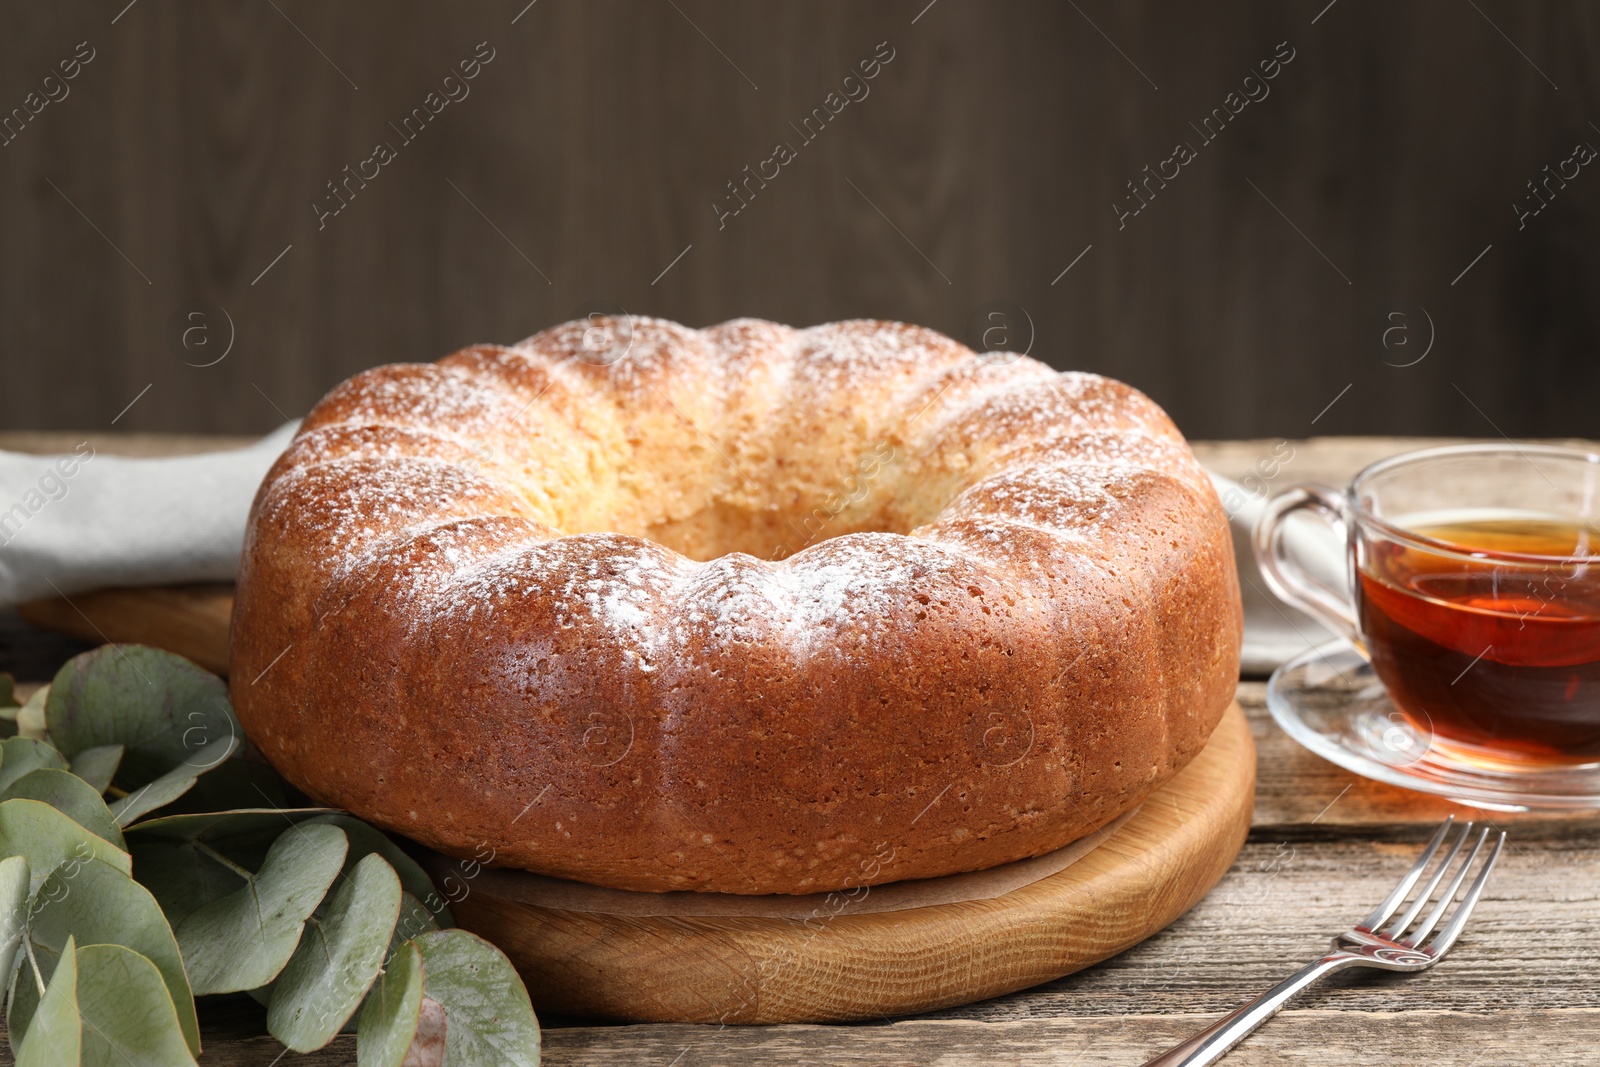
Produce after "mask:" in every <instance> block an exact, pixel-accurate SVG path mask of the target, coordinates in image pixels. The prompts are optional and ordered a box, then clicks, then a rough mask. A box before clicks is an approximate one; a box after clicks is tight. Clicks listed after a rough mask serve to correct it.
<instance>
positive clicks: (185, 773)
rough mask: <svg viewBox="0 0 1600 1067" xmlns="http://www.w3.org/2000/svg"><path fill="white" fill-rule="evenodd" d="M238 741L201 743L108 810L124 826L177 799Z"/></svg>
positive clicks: (217, 764) (222, 759) (236, 745)
mask: <svg viewBox="0 0 1600 1067" xmlns="http://www.w3.org/2000/svg"><path fill="white" fill-rule="evenodd" d="M240 743H241V742H240V740H239V738H238V737H231V736H230V737H224V738H222V739H221V740H219V741H217V742H215V743H212V744H207V745H204V746H203V747H201V748H199V749H197V750H196V751H195V752H193V753H191V754H190V756H189V758H188V759H187V760H185V761H184V762H182V763H180V764H178V765H177V766H176V767H174V768H172V769H171V770H170V771H167V772H166V773H165V774H163V775H161V776H160V777H158V778H155V779H153V780H152V781H149V782H146V783H145V784H144V785H141V786H139V787H138V788H137V789H134V790H133V791H132V792H130V793H129V794H128V795H127V796H125V797H123V798H122V799H120V800H118V801H116V802H115V803H113V804H112V805H111V811H112V814H113V815H115V816H116V819H117V825H119V826H127V825H129V824H130V823H132V822H134V821H135V820H137V819H138V818H139V817H140V816H141V815H145V814H148V813H149V812H152V811H154V810H156V809H157V808H160V807H164V806H166V805H168V804H170V803H172V802H173V801H174V800H177V799H178V798H179V797H181V796H183V794H185V793H187V792H188V791H189V790H190V789H192V788H193V787H194V784H195V781H196V779H198V778H199V777H200V775H202V774H204V773H205V772H206V771H209V770H211V769H212V768H214V767H217V766H219V765H220V764H221V763H222V762H223V761H224V760H226V759H227V758H228V757H229V756H231V755H233V753H234V750H236V749H237V748H238V747H239V745H240ZM0 769H3V768H0Z"/></svg>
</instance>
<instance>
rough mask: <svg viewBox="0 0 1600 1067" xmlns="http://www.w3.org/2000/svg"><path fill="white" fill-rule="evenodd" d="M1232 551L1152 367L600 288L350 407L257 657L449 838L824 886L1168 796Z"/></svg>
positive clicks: (301, 729) (285, 538)
mask: <svg viewBox="0 0 1600 1067" xmlns="http://www.w3.org/2000/svg"><path fill="white" fill-rule="evenodd" d="M1008 360H1009V361H1008ZM1233 558H1234V557H1233V550H1232V547H1231V544H1230V540H1229V533H1228V524H1227V520H1226V517H1225V516H1224V513H1223V510H1222V507H1221V505H1220V503H1219V501H1218V499H1217V497H1216V494H1215V492H1214V491H1213V489H1212V487H1211V485H1210V483H1209V481H1208V480H1207V478H1206V476H1205V474H1204V472H1203V471H1202V470H1201V469H1200V467H1199V465H1198V464H1197V463H1196V461H1195V459H1194V457H1193V455H1192V454H1191V453H1190V451H1189V449H1188V447H1187V445H1186V444H1185V442H1184V440H1183V438H1182V436H1181V435H1180V434H1179V433H1178V431H1177V429H1176V428H1175V427H1174V426H1173V424H1172V423H1171V421H1169V420H1168V418H1167V417H1166V415H1165V414H1164V413H1163V412H1162V411H1161V410H1160V409H1159V408H1158V407H1157V406H1156V405H1155V404H1154V403H1152V402H1151V401H1150V400H1149V399H1147V398H1146V397H1145V396H1144V395H1142V394H1141V393H1139V392H1137V391H1136V390H1134V389H1132V388H1130V387H1128V386H1126V385H1123V384H1121V383H1119V382H1116V381H1112V380H1109V379H1106V378H1101V377H1097V376H1095V375H1092V374H1082V373H1057V372H1056V371H1053V370H1051V369H1049V368H1048V367H1046V366H1045V365H1044V364H1042V363H1039V362H1037V361H1035V360H1032V359H1028V358H1025V357H1019V358H1016V359H1014V360H1012V359H1011V358H1010V356H1009V355H1008V354H990V355H987V356H979V355H976V354H974V353H973V352H972V351H971V350H969V349H967V348H966V347H964V346H963V345H961V344H958V343H956V342H955V341H952V340H950V339H949V338H947V337H944V336H943V335H941V334H938V333H934V332H932V331H930V330H926V329H922V328H919V327H916V326H908V325H903V324H899V323H889V322H870V321H856V322H842V323H833V324H830V325H825V326H817V327H813V328H810V329H803V330H796V329H790V328H788V327H786V326H781V325H777V324H774V323H770V322H763V321H758V320H750V319H741V320H737V321H733V322H728V323H724V324H722V325H720V326H715V327H712V328H710V329H706V330H692V329H687V328H685V327H682V326H679V325H676V324H674V323H671V322H665V321H660V320H650V319H631V318H629V319H623V318H620V317H619V318H616V319H609V318H602V317H598V316H596V317H591V319H590V320H580V321H577V322H572V323H567V324H565V325H561V326H556V327H554V328H552V329H550V330H547V331H545V332H544V333H541V334H538V335H537V336H535V337H532V338H530V339H529V340H527V341H525V342H523V343H522V344H519V345H515V346H512V347H510V348H504V347H499V346H492V345H484V346H478V347H473V348H467V349H464V350H463V351H460V352H457V353H455V354H454V355H452V356H450V357H448V358H446V359H444V360H441V361H440V362H438V363H436V364H399V365H394V366H386V367H378V368H376V369H374V370H370V371H367V372H365V373H363V374H360V375H358V376H356V377H355V378H352V379H350V380H349V381H347V382H345V383H344V384H342V385H340V386H338V387H337V388H335V389H334V390H333V391H332V392H331V393H329V394H328V396H327V397H326V398H324V399H323V400H322V401H321V403H319V404H318V405H317V407H316V408H315V410H313V411H312V412H311V414H310V416H309V417H308V418H307V419H306V420H305V423H304V425H303V426H302V428H301V429H300V432H299V435H298V436H297V437H296V438H295V440H294V442H293V443H292V444H291V446H290V447H289V449H288V450H287V451H286V452H285V453H284V454H283V456H282V458H281V459H279V460H278V462H277V464H276V466H274V467H273V469H272V470H271V472H270V473H269V474H268V475H267V478H266V480H265V481H264V483H263V484H262V486H261V489H260V491H259V493H258V494H257V496H256V499H255V503H254V506H253V509H252V512H251V518H250V525H249V533H248V537H247V541H246V545H245V552H244V558H243V562H242V569H241V572H240V575H239V585H238V598H237V602H236V607H235V609H234V615H233V638H232V640H233V645H232V669H231V672H230V674H231V682H230V684H231V692H232V696H233V701H234V704H235V706H236V707H237V709H238V713H239V716H240V719H241V720H242V722H243V724H244V726H245V729H246V731H247V732H248V734H249V736H250V738H251V740H252V741H253V742H254V743H255V745H256V746H258V747H259V749H260V750H261V751H262V752H263V753H264V754H265V755H266V757H267V758H268V759H270V760H271V762H272V763H273V764H274V765H276V767H277V768H278V769H279V770H280V771H281V772H282V773H283V774H284V775H285V776H287V777H288V778H289V780H291V781H292V782H294V783H295V784H296V785H297V786H299V787H300V788H301V789H303V790H304V791H305V792H306V793H308V794H309V795H311V796H312V797H315V798H316V799H318V800H320V801H322V802H325V803H328V804H333V805H338V806H339V807H341V808H345V809H347V810H349V811H351V812H354V813H355V814H357V815H359V816H361V817H362V818H364V819H368V820H371V821H373V822H375V823H377V824H379V825H382V826H384V827H387V828H389V829H391V830H394V831H396V832H398V833H401V834H404V835H406V836H408V837H411V838H414V839H415V840H417V841H420V842H423V843H425V844H427V845H430V846H432V847H434V848H437V849H439V850H441V851H443V852H446V853H449V854H452V855H457V856H462V857H470V858H472V859H474V860H475V861H477V862H484V863H491V864H494V865H504V866H513V867H520V868H525V869H528V870H532V871H537V872H539V873H542V874H547V875H554V876H558V877H562V878H570V879H577V880H581V881H584V882H590V883H596V884H599V885H605V886H612V887H617V888H623V889H633V890H648V891H665V890H674V889H694V890H704V891H717V892H726V893H810V892H820V891H824V890H833V889H841V888H846V887H855V886H862V885H871V884H876V883H881V882H888V881H895V880H900V879H907V878H924V877H930V876H936V875H945V874H951V873H955V872H959V871H969V870H976V869H981V868H985V867H991V866H994V865H997V864H1001V863H1006V862H1009V861H1012V860H1016V859H1020V858H1023V857H1027V856H1034V855H1038V854H1041V853H1044V852H1048V851H1050V850H1053V849H1056V848H1059V847H1061V846H1062V845H1065V844H1067V843H1069V842H1071V841H1073V840H1075V839H1077V838H1079V837H1082V836H1083V835H1085V834H1087V833H1089V832H1091V831H1092V830H1094V829H1095V828H1096V827H1099V826H1101V825H1102V824H1104V823H1106V822H1107V821H1109V820H1110V819H1112V818H1114V817H1115V816H1116V815H1118V814H1119V813H1121V812H1123V811H1125V810H1127V809H1128V808H1130V807H1131V806H1133V805H1135V804H1137V803H1138V802H1139V801H1140V800H1141V799H1142V798H1143V797H1145V796H1146V795H1147V794H1148V793H1150V792H1151V790H1153V789H1154V788H1156V787H1157V786H1159V785H1160V784H1161V783H1162V782H1163V781H1165V780H1166V779H1167V778H1169V777H1170V776H1171V775H1172V774H1174V773H1175V772H1176V771H1177V770H1178V769H1179V768H1181V767H1182V766H1183V765H1184V764H1185V763H1186V762H1187V761H1188V760H1189V759H1190V758H1191V757H1192V756H1194V755H1195V753H1196V752H1197V751H1199V749H1200V748H1201V746H1202V745H1203V744H1204V743H1205V741H1206V739H1207V737H1208V736H1209V735H1210V733H1211V730H1212V728H1213V726H1215V724H1216V723H1217V721H1218V719H1219V718H1220V717H1221V715H1222V713H1223V711H1224V709H1225V708H1226V707H1227V705H1228V703H1229V701H1230V700H1231V699H1232V696H1233V692H1234V682H1235V678H1236V676H1237V670H1238V655H1239V639H1240V609H1239V595H1238V585H1237V579H1236V576H1235V572H1234V562H1233Z"/></svg>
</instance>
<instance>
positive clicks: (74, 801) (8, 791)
mask: <svg viewBox="0 0 1600 1067" xmlns="http://www.w3.org/2000/svg"><path fill="white" fill-rule="evenodd" d="M12 797H22V798H23V799H25V800H37V801H40V802H41V803H45V804H48V805H50V806H51V807H52V808H55V809H56V810H57V811H59V812H63V813H64V814H66V815H68V816H70V817H71V819H72V821H73V822H75V823H77V824H78V825H79V826H81V827H83V828H84V829H85V830H88V831H89V832H90V833H92V834H95V835H96V836H98V837H103V838H105V839H106V840H107V841H109V842H111V843H112V844H113V845H116V846H117V847H118V848H120V849H123V850H124V851H126V849H127V847H128V846H127V844H126V843H125V842H124V841H123V840H122V831H121V830H119V829H117V823H116V820H115V819H113V818H112V817H111V811H110V809H108V808H107V807H106V802H105V801H103V800H101V799H100V794H99V793H96V792H95V791H94V786H92V785H90V784H89V783H88V782H85V781H84V780H83V779H82V778H79V777H78V776H77V775H75V774H73V773H71V772H70V771H58V770H55V769H53V768H50V767H41V768H40V769H39V770H36V771H29V772H28V773H27V774H24V775H23V776H22V777H21V778H18V779H17V780H16V781H14V782H12V783H11V784H10V785H8V786H6V787H5V789H3V790H0V801H5V800H10V799H11V798H12Z"/></svg>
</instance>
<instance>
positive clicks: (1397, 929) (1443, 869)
mask: <svg viewBox="0 0 1600 1067" xmlns="http://www.w3.org/2000/svg"><path fill="white" fill-rule="evenodd" d="M1471 836H1472V823H1470V822H1467V823H1463V824H1462V826H1461V833H1460V834H1459V835H1457V837H1456V843H1455V845H1454V846H1452V847H1451V849H1450V851H1449V852H1448V853H1446V855H1445V857H1444V860H1443V861H1442V862H1441V863H1440V864H1439V869H1438V870H1437V871H1435V872H1434V873H1433V877H1432V878H1430V879H1428V884H1427V885H1425V886H1423V887H1422V892H1420V893H1418V894H1417V897H1416V899H1415V900H1413V901H1412V902H1411V906H1410V907H1409V908H1407V909H1406V910H1405V914H1403V915H1401V916H1400V918H1398V919H1396V920H1395V921H1394V922H1393V923H1392V924H1391V925H1390V926H1389V928H1388V929H1387V930H1385V931H1384V932H1383V933H1384V936H1385V937H1392V938H1398V937H1399V936H1400V935H1401V934H1403V933H1405V932H1406V928H1407V927H1409V926H1410V925H1411V924H1412V923H1413V922H1415V921H1416V918H1417V915H1418V913H1420V912H1421V911H1422V909H1423V908H1425V907H1427V906H1428V901H1430V900H1432V899H1433V893H1434V890H1436V889H1438V888H1439V883H1440V882H1442V881H1444V876H1445V875H1447V874H1449V873H1450V867H1451V865H1452V864H1454V863H1455V861H1456V857H1457V856H1459V855H1460V854H1461V848H1462V846H1463V845H1465V844H1466V843H1467V838H1469V837H1471Z"/></svg>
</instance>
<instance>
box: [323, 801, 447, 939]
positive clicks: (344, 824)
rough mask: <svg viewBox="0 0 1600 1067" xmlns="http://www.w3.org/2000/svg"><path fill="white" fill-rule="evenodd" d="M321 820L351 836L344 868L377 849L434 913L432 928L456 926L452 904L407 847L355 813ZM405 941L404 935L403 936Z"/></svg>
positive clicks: (415, 895)
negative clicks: (405, 848)
mask: <svg viewBox="0 0 1600 1067" xmlns="http://www.w3.org/2000/svg"><path fill="white" fill-rule="evenodd" d="M314 821H316V822H319V823H328V824H330V825H333V826H337V827H338V828H339V829H341V830H343V831H344V832H345V836H347V837H348V838H350V856H349V858H348V859H346V860H345V864H344V865H345V870H347V871H348V870H350V868H352V867H354V866H355V865H356V864H357V863H358V862H360V861H361V860H362V859H363V858H365V857H366V856H368V855H370V854H371V853H374V852H376V853H377V854H378V855H380V856H382V857H383V858H384V859H386V860H388V861H389V866H391V867H393V868H394V872H395V874H398V875H399V876H400V885H401V886H403V887H404V888H405V891H406V892H407V893H409V894H410V895H411V896H412V897H413V898H415V899H416V900H418V901H421V902H422V903H423V905H424V906H425V907H427V909H428V910H429V912H431V913H432V914H433V917H434V920H435V922H434V924H433V926H432V927H430V929H438V928H439V927H441V926H454V925H455V919H454V918H453V917H452V916H451V914H450V906H449V905H448V904H446V903H445V899H444V897H443V896H441V895H440V894H439V893H438V892H437V891H436V890H435V889H434V886H433V879H432V878H429V877H428V874H427V872H426V871H424V870H423V869H422V866H421V865H420V864H419V863H417V861H416V860H414V859H412V858H411V857H410V856H408V855H407V854H406V852H405V850H404V849H402V848H401V847H400V846H399V845H397V844H395V843H394V841H393V839H391V838H390V837H389V835H388V834H386V833H384V832H383V831H382V830H379V829H378V828H377V827H375V826H372V825H370V824H368V823H364V822H362V821H361V820H360V819H357V818H356V817H355V816H353V815H346V814H343V813H340V814H337V815H324V816H322V817H320V818H318V819H316V820H314ZM422 932H423V931H422V930H414V931H412V932H411V933H410V934H408V935H406V936H407V937H415V936H416V935H417V934H420V933H422ZM401 940H405V938H401Z"/></svg>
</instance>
